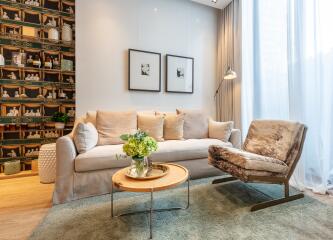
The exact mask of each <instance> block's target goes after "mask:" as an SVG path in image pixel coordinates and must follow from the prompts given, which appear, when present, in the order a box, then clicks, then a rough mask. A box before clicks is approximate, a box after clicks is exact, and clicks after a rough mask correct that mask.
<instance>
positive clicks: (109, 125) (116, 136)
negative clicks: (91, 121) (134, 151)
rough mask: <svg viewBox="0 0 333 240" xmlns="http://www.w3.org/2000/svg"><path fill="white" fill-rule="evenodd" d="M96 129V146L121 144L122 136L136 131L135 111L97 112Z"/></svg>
mask: <svg viewBox="0 0 333 240" xmlns="http://www.w3.org/2000/svg"><path fill="white" fill-rule="evenodd" d="M96 128H97V131H98V145H109V144H122V143H124V142H123V140H121V139H120V136H121V135H122V134H127V133H133V132H135V131H136V130H137V116H136V112H135V111H128V112H107V111H97V116H96Z"/></svg>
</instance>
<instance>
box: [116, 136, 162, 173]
mask: <svg viewBox="0 0 333 240" xmlns="http://www.w3.org/2000/svg"><path fill="white" fill-rule="evenodd" d="M120 138H121V139H122V140H123V141H125V144H124V145H123V152H124V153H125V154H126V155H127V156H129V157H131V159H132V162H131V166H130V170H129V175H131V176H132V177H145V176H146V175H147V173H148V170H149V164H148V156H149V155H150V154H151V153H152V152H155V151H156V150H157V142H156V141H155V139H154V138H152V137H149V136H148V134H147V133H146V132H143V131H141V130H138V131H137V132H136V133H134V134H124V135H121V136H120Z"/></svg>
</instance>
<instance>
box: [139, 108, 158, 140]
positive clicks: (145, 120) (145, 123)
mask: <svg viewBox="0 0 333 240" xmlns="http://www.w3.org/2000/svg"><path fill="white" fill-rule="evenodd" d="M163 123H164V118H163V116H155V115H148V114H139V115H138V128H139V129H141V130H142V131H145V132H147V133H148V135H149V136H150V137H152V138H154V139H155V140H156V141H164V139H163Z"/></svg>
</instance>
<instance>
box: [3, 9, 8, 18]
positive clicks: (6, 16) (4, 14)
mask: <svg viewBox="0 0 333 240" xmlns="http://www.w3.org/2000/svg"><path fill="white" fill-rule="evenodd" d="M2 18H3V19H9V16H8V14H7V12H5V11H4V12H3V14H2Z"/></svg>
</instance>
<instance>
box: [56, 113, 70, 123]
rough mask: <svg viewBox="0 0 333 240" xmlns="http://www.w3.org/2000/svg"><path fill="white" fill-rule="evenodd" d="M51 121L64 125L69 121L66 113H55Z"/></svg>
mask: <svg viewBox="0 0 333 240" xmlns="http://www.w3.org/2000/svg"><path fill="white" fill-rule="evenodd" d="M52 121H53V122H63V123H66V122H68V121H69V116H68V115H67V113H62V112H56V113H54V114H53V116H52Z"/></svg>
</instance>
